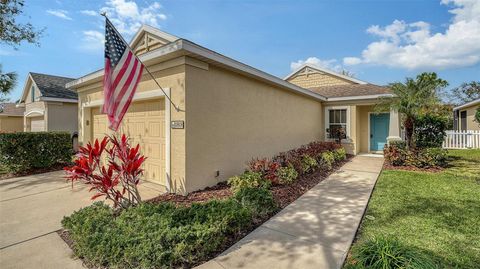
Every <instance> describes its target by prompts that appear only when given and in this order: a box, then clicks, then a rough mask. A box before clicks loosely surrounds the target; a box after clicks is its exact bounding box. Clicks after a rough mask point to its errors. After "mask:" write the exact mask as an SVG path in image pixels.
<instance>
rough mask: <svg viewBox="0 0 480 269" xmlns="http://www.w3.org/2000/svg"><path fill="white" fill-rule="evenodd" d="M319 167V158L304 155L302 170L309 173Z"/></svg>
mask: <svg viewBox="0 0 480 269" xmlns="http://www.w3.org/2000/svg"><path fill="white" fill-rule="evenodd" d="M317 167H318V163H317V160H315V158H313V157H311V156H309V155H303V156H302V171H303V173H309V172H312V171H313V170H315V168H317Z"/></svg>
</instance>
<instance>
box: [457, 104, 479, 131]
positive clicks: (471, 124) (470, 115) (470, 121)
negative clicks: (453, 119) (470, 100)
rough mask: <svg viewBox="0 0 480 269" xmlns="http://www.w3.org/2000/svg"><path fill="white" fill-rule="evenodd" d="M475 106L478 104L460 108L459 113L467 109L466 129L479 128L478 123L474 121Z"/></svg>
mask: <svg viewBox="0 0 480 269" xmlns="http://www.w3.org/2000/svg"><path fill="white" fill-rule="evenodd" d="M477 108H478V105H474V106H471V107H467V108H466V109H461V110H460V113H461V112H462V111H467V128H466V129H467V130H480V123H478V122H476V121H475V113H476V111H477Z"/></svg>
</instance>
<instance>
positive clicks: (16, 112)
mask: <svg viewBox="0 0 480 269" xmlns="http://www.w3.org/2000/svg"><path fill="white" fill-rule="evenodd" d="M24 112H25V108H24V107H17V106H16V104H15V103H3V104H0V115H8V116H23V113H24Z"/></svg>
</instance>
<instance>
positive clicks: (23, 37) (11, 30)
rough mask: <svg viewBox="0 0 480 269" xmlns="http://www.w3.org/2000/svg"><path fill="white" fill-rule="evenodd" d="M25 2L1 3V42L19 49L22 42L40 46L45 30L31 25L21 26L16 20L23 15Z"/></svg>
mask: <svg viewBox="0 0 480 269" xmlns="http://www.w3.org/2000/svg"><path fill="white" fill-rule="evenodd" d="M23 6H24V1H23V0H1V1H0V42H1V43H4V44H7V45H10V46H13V47H14V48H17V47H18V46H19V45H20V43H21V42H22V41H26V42H28V43H33V44H36V45H39V42H38V39H39V38H40V37H41V35H42V33H43V31H44V29H40V30H37V29H35V28H34V27H33V25H32V24H31V23H26V24H21V23H18V22H17V21H16V18H17V17H18V16H19V15H21V14H22V13H23V11H22V8H23Z"/></svg>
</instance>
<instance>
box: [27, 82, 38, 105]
mask: <svg viewBox="0 0 480 269" xmlns="http://www.w3.org/2000/svg"><path fill="white" fill-rule="evenodd" d="M31 87H32V80H31V79H30V77H28V81H27V85H26V87H25V88H26V89H27V96H26V97H25V104H28V103H32V97H31ZM40 95H41V93H40V90H39V89H38V88H37V87H36V86H35V99H37V98H38V97H40Z"/></svg>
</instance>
